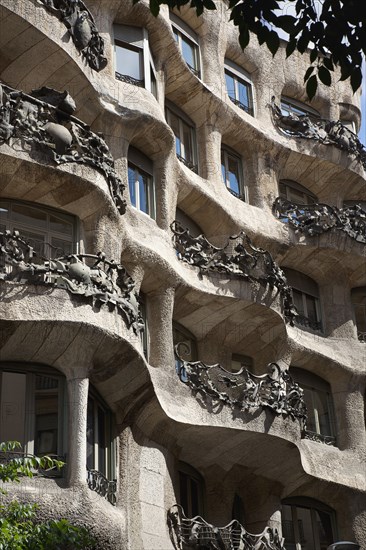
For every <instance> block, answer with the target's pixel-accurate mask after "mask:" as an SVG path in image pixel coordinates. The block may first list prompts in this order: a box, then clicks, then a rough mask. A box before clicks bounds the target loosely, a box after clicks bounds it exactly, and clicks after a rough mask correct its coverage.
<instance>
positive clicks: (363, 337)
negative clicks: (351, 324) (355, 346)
mask: <svg viewBox="0 0 366 550" xmlns="http://www.w3.org/2000/svg"><path fill="white" fill-rule="evenodd" d="M357 337H358V340H359V341H360V342H363V343H364V344H366V332H362V331H360V330H358V331H357Z"/></svg>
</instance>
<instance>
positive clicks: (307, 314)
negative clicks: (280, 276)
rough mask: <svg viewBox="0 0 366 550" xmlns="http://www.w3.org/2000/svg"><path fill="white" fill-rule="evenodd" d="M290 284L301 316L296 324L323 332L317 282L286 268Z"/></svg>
mask: <svg viewBox="0 0 366 550" xmlns="http://www.w3.org/2000/svg"><path fill="white" fill-rule="evenodd" d="M284 272H285V275H286V279H287V282H288V284H289V285H290V286H291V287H292V298H293V301H294V305H295V307H296V309H297V312H298V314H299V315H297V316H296V317H295V323H296V324H297V325H301V326H304V327H307V328H311V329H312V330H319V331H321V330H322V322H321V309H320V301H319V289H318V285H317V284H316V282H315V281H314V280H313V279H311V278H310V277H308V276H307V275H304V274H303V273H300V272H299V271H295V270H294V269H289V268H284Z"/></svg>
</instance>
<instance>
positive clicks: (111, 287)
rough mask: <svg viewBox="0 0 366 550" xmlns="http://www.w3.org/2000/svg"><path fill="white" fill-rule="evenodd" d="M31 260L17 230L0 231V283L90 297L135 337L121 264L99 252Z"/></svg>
mask: <svg viewBox="0 0 366 550" xmlns="http://www.w3.org/2000/svg"><path fill="white" fill-rule="evenodd" d="M33 258H34V250H33V248H32V247H31V246H30V245H29V244H28V243H27V241H26V240H24V239H23V238H22V237H21V236H20V235H19V233H18V231H14V232H13V233H12V232H11V231H8V230H7V231H5V232H0V280H3V281H13V282H19V283H28V284H33V285H52V287H56V288H63V289H65V290H67V291H68V292H69V293H70V294H77V295H79V296H83V297H84V298H87V299H89V298H92V299H93V302H94V303H95V304H99V305H102V304H108V305H109V306H110V307H116V308H117V310H118V311H119V313H121V314H122V316H123V318H124V321H125V323H126V325H127V327H128V328H130V327H132V328H133V330H134V332H135V333H136V334H137V333H138V332H140V331H141V330H142V329H143V326H144V323H143V320H142V317H141V314H140V310H139V303H138V298H137V295H136V294H135V293H134V290H133V289H134V286H135V283H134V281H133V279H132V278H131V277H130V275H129V274H128V273H127V271H126V269H125V268H124V267H123V266H122V265H121V264H117V263H116V262H113V261H108V260H106V258H105V256H104V254H103V253H101V252H100V253H99V254H68V255H65V256H61V257H59V258H56V259H49V260H46V261H43V262H41V263H35V262H34V261H33ZM89 264H90V265H89Z"/></svg>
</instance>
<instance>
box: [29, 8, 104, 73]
mask: <svg viewBox="0 0 366 550" xmlns="http://www.w3.org/2000/svg"><path fill="white" fill-rule="evenodd" d="M38 2H40V3H41V4H42V5H43V7H44V8H45V9H46V10H47V11H49V12H50V13H52V14H53V15H55V16H56V17H58V19H60V20H61V21H62V22H63V23H64V25H65V26H66V28H67V30H68V32H69V34H70V35H71V38H72V40H73V42H74V44H75V46H76V48H77V49H78V50H79V51H80V53H81V54H82V55H83V56H84V57H85V59H86V62H87V63H88V64H89V66H90V67H91V68H92V69H94V70H95V71H100V70H101V69H104V67H105V66H106V65H107V58H106V57H104V40H103V38H102V37H101V36H100V34H99V33H98V29H97V27H96V26H95V21H94V18H93V16H92V14H91V13H90V11H89V10H88V8H87V7H86V5H85V4H84V2H82V0H38Z"/></svg>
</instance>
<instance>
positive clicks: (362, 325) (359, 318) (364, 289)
mask: <svg viewBox="0 0 366 550" xmlns="http://www.w3.org/2000/svg"><path fill="white" fill-rule="evenodd" d="M351 300H352V304H353V311H354V314H355V321H356V327H357V336H358V339H359V340H360V342H366V286H360V287H358V288H353V289H352V291H351Z"/></svg>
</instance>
